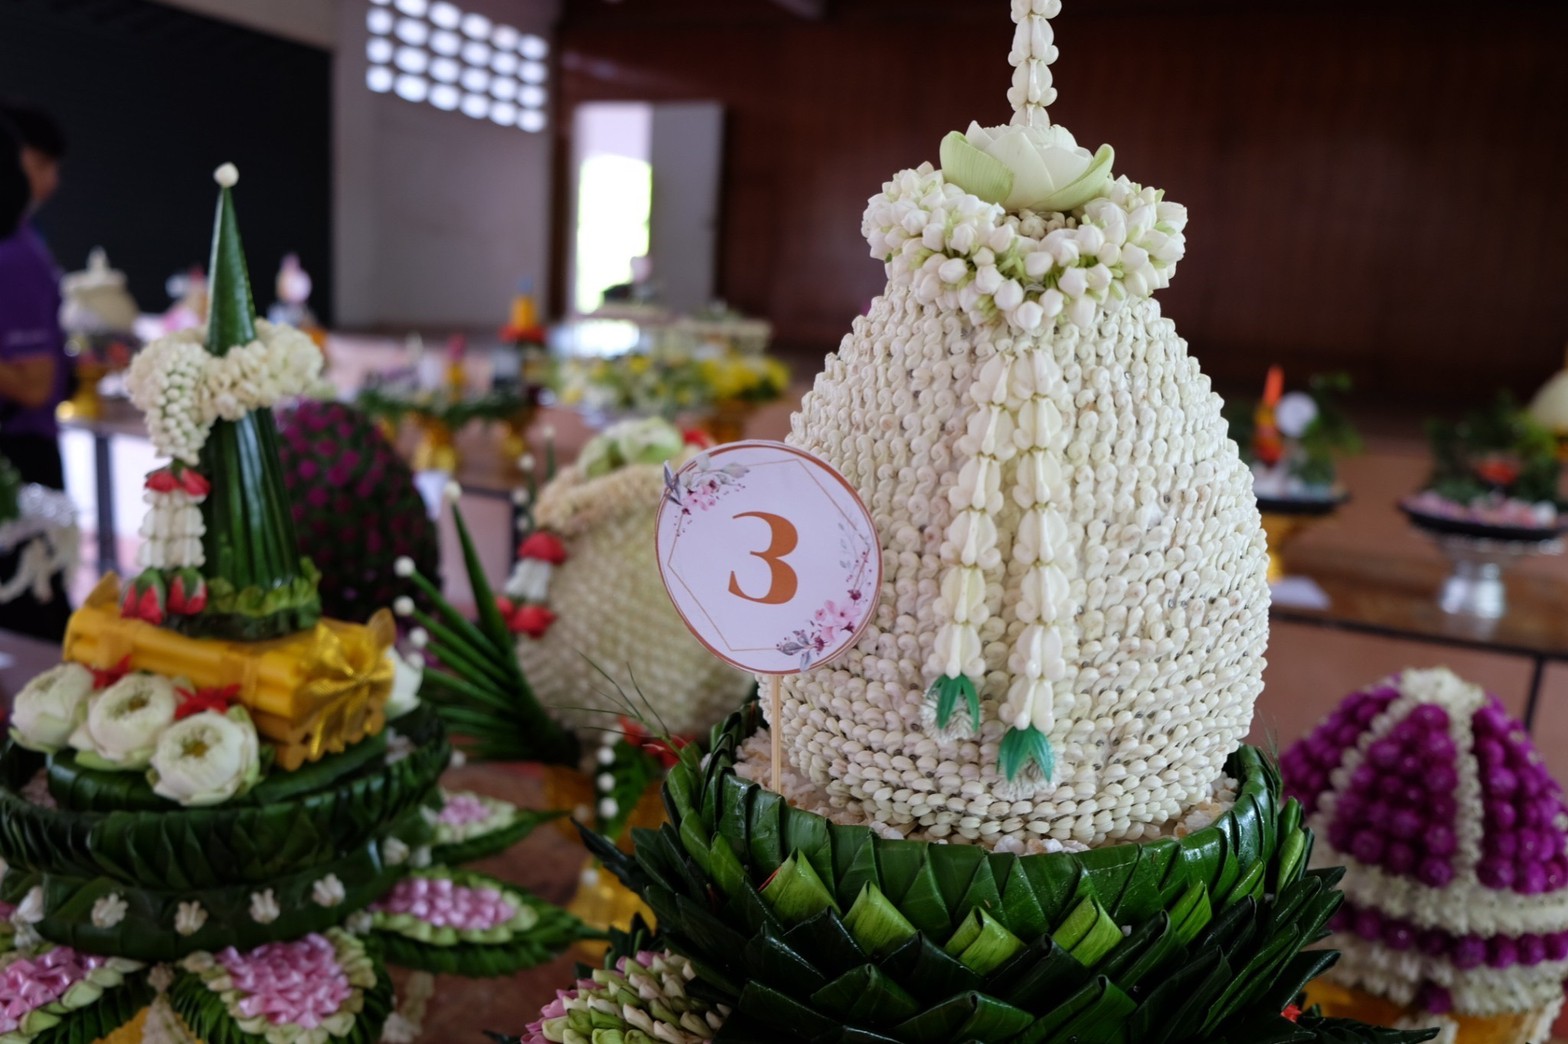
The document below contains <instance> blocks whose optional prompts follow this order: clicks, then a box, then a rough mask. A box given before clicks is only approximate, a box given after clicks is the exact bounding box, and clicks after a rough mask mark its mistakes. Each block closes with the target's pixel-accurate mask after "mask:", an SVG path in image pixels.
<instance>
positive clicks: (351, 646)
mask: <svg viewBox="0 0 1568 1044" xmlns="http://www.w3.org/2000/svg"><path fill="white" fill-rule="evenodd" d="M395 633H396V632H395V627H394V625H393V623H392V614H391V613H389V612H387V611H386V610H385V609H383V610H381V611H380V612H378V613H376V615H375V616H373V617H371V618H370V622H369V623H368V624H351V623H343V622H341V621H338V620H323V621H321V622H320V623H318V624H316V626H315V627H312V628H310V629H308V630H304V631H301V632H299V633H298V634H291V635H289V636H288V637H286V638H276V639H272V640H270V641H264V642H231V641H221V640H216V639H210V638H189V637H186V636H185V635H181V634H176V633H175V632H173V631H170V630H166V629H164V628H161V627H155V626H153V625H152V624H149V623H146V622H145V621H142V620H134V619H127V618H125V617H123V616H121V615H120V582H119V579H118V578H117V577H114V576H106V577H104V579H103V580H101V581H100V582H99V584H98V586H97V588H95V589H94V590H93V593H92V594H91V595H90V596H89V597H88V599H87V604H86V605H84V606H83V607H82V608H80V609H78V610H77V611H76V612H75V613H74V614H72V616H71V623H70V626H69V627H68V628H67V630H66V634H65V649H64V654H65V659H67V660H70V661H74V662H76V663H80V664H83V665H85V666H87V667H92V668H97V669H100V670H107V669H110V668H113V667H117V666H119V665H120V664H122V663H126V664H128V666H129V667H130V669H131V670H136V671H149V672H151V673H153V674H159V675H162V676H164V677H166V678H183V679H185V680H186V681H188V682H190V684H191V685H193V686H194V687H196V688H198V689H222V688H228V687H230V686H237V687H238V694H237V696H236V700H237V701H238V702H239V703H240V704H241V705H243V706H244V707H245V708H246V710H248V711H249V712H250V715H251V718H252V719H253V720H254V721H255V723H256V731H257V732H259V733H260V734H261V735H262V737H263V738H264V739H267V740H270V741H271V742H272V744H273V746H274V748H275V750H276V754H277V764H278V766H279V767H280V768H283V769H285V770H293V769H297V768H299V767H300V766H301V765H303V764H304V763H305V762H307V761H316V760H318V759H320V758H322V757H323V756H325V755H327V754H336V753H338V752H339V751H342V750H343V749H344V748H346V747H348V746H349V745H350V744H353V743H357V742H358V741H359V740H362V739H364V738H365V737H366V736H372V735H375V734H376V733H378V732H380V731H381V729H382V727H383V726H384V725H385V724H386V714H385V710H384V708H385V706H386V702H387V697H388V696H389V695H390V694H391V691H392V663H391V661H390V660H389V659H388V658H387V650H388V649H389V648H391V646H392V640H393V638H394V637H395Z"/></svg>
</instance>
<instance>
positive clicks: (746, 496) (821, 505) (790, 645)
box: [657, 442, 882, 674]
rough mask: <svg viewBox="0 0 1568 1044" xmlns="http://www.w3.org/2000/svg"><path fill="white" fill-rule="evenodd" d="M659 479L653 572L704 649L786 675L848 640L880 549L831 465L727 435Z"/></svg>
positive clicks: (865, 608)
mask: <svg viewBox="0 0 1568 1044" xmlns="http://www.w3.org/2000/svg"><path fill="white" fill-rule="evenodd" d="M665 483H666V489H665V497H664V500H663V503H662V504H661V506H660V509H659V520H658V527H657V541H658V559H659V571H660V574H661V575H662V576H663V578H664V585H665V587H666V588H667V589H668V591H669V593H670V599H671V601H673V602H674V603H675V608H676V610H677V611H679V613H680V614H681V618H682V619H684V620H685V621H686V625H687V626H688V627H690V628H691V630H692V633H693V634H695V635H696V636H697V638H698V640H699V641H701V642H702V643H703V644H704V645H706V646H707V647H708V649H709V650H710V651H712V652H713V654H714V655H716V656H718V657H720V658H721V659H724V660H727V661H728V662H730V663H732V664H734V665H735V666H737V667H740V668H742V669H744V670H748V671H753V672H756V673H758V674H794V673H797V672H799V671H803V670H807V669H809V668H811V667H815V666H818V665H820V664H822V663H825V662H827V661H828V660H830V659H832V658H833V657H835V656H837V655H839V654H840V653H842V652H844V651H845V650H846V649H848V648H849V647H850V646H852V645H854V644H855V642H856V640H857V639H859V637H860V635H861V633H862V632H863V631H864V630H865V628H866V625H867V624H868V623H869V622H870V621H871V618H872V615H873V613H874V612H875V611H876V604H877V599H878V596H879V595H880V593H881V589H882V550H881V547H880V546H879V545H878V543H877V534H876V527H875V526H874V525H873V524H872V521H871V516H870V514H869V513H868V512H867V511H866V508H865V505H864V504H862V503H861V501H860V497H859V496H858V495H857V494H856V493H855V491H854V489H853V488H852V487H851V486H850V485H849V483H848V482H847V481H845V479H844V477H843V476H842V475H840V474H839V473H838V472H837V471H835V470H833V468H832V467H831V466H830V465H828V464H827V463H825V462H824V461H822V460H820V459H819V458H817V457H814V456H812V455H811V454H809V453H806V452H804V451H802V450H798V449H795V448H794V447H793V446H786V445H785V444H783V443H781V442H734V443H729V444H727V445H724V446H720V447H718V448H717V449H714V450H709V451H708V452H706V453H703V454H701V455H699V456H697V457H695V458H693V459H692V460H690V461H687V462H686V464H685V465H684V466H683V467H681V468H680V469H679V470H678V471H676V470H670V471H668V472H667V474H666V476H665Z"/></svg>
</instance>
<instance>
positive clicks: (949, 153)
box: [941, 131, 1013, 203]
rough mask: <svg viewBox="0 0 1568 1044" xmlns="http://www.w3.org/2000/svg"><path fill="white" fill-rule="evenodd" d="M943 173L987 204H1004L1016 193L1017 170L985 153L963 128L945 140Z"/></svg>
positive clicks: (952, 181) (943, 142)
mask: <svg viewBox="0 0 1568 1044" xmlns="http://www.w3.org/2000/svg"><path fill="white" fill-rule="evenodd" d="M941 159H942V176H943V177H944V178H946V179H947V180H948V181H950V182H951V183H953V184H954V185H957V186H958V187H959V188H961V189H963V190H964V191H965V192H968V193H970V194H971V195H975V196H979V197H980V198H981V199H983V200H985V201H986V202H987V203H1002V202H1004V201H1006V199H1007V197H1008V196H1010V195H1012V193H1013V172H1012V170H1010V169H1009V168H1008V166H1007V164H1005V163H1003V162H1002V161H1001V160H999V159H997V158H995V157H994V156H992V155H990V154H989V153H985V152H981V151H980V150H979V149H977V148H975V147H974V146H973V145H971V144H970V143H969V139H968V138H967V137H966V136H965V135H964V134H963V132H961V131H953V132H952V133H950V134H949V135H948V136H947V137H945V138H943V139H942V148H941Z"/></svg>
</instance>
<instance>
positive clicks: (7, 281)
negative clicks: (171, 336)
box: [0, 108, 71, 648]
mask: <svg viewBox="0 0 1568 1044" xmlns="http://www.w3.org/2000/svg"><path fill="white" fill-rule="evenodd" d="M27 140H28V139H27V138H25V137H24V136H23V134H22V133H21V132H20V131H19V130H18V129H17V127H16V126H15V124H14V123H12V122H11V121H10V120H8V119H6V117H5V110H4V109H3V108H0V456H4V457H6V458H7V459H8V460H10V461H11V462H12V463H14V464H15V465H16V467H17V470H18V471H20V472H21V473H22V479H23V481H26V482H38V483H40V484H43V485H49V486H53V487H55V488H57V489H58V488H61V487H63V485H64V483H63V482H62V481H61V479H62V475H61V468H60V445H59V438H58V435H59V433H58V431H57V429H56V428H55V425H54V407H55V405H56V404H57V403H58V402H59V401H60V400H61V398H63V396H64V378H65V375H66V364H65V358H64V344H63V338H62V337H61V335H60V325H59V307H60V296H59V288H58V284H57V279H56V276H55V272H54V263H53V261H52V260H50V258H49V254H48V252H47V251H46V250H44V247H43V244H42V243H41V242H40V241H39V240H38V237H37V234H36V233H34V232H33V231H32V229H30V228H27V227H26V225H25V219H26V216H27V214H28V213H29V212H30V211H31V210H32V209H33V207H34V206H35V205H36V203H37V202H38V201H39V199H40V197H43V198H47V196H48V194H49V192H50V191H52V182H53V180H54V178H53V177H52V176H51V172H50V171H49V170H48V169H46V168H47V164H41V161H42V160H44V159H46V158H47V157H46V156H41V155H39V154H38V153H37V152H36V150H35V151H34V152H33V153H32V154H31V157H30V158H29V155H30V154H29V149H30V148H32V147H30V146H29V145H28V144H27ZM60 151H63V149H61V150H60ZM29 163H31V164H32V165H33V169H34V170H36V171H37V172H38V174H39V176H30V171H29V169H28V166H27V165H28V164H29ZM57 163H58V159H57V160H56V164H57ZM56 169H57V168H56ZM40 189H43V191H42V192H40ZM19 554H20V552H19V551H18V550H12V551H9V552H7V553H5V554H0V577H9V576H13V575H15V571H16V569H17V567H18V564H19V562H18V555H19ZM53 587H54V591H53V593H52V595H51V597H49V598H48V599H45V600H42V601H40V600H39V599H37V598H34V597H33V594H32V592H31V591H24V592H22V593H21V594H20V595H19V596H18V597H16V598H13V599H11V600H10V601H8V602H6V603H4V604H0V631H12V632H16V633H20V634H30V635H33V636H34V637H38V638H44V639H52V640H55V641H58V640H59V639H60V638H62V637H63V636H64V634H65V627H66V622H67V621H68V620H69V619H70V613H71V605H70V602H69V600H68V599H67V596H66V591H65V584H64V582H63V578H62V577H60V576H56V577H55V578H54V584H53ZM4 644H5V641H4V638H3V637H0V648H3V647H4Z"/></svg>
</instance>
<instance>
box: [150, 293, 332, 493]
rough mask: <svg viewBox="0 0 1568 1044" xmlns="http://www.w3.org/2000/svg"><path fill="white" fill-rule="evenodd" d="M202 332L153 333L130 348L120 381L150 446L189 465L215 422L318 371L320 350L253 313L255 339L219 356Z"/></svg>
mask: <svg viewBox="0 0 1568 1044" xmlns="http://www.w3.org/2000/svg"><path fill="white" fill-rule="evenodd" d="M204 337H205V332H204V331H203V330H201V329H191V330H182V331H179V332H177V333H173V334H170V335H168V336H166V337H161V338H159V339H158V340H156V341H154V342H153V343H152V344H149V345H148V346H147V347H146V348H143V349H142V350H141V351H140V352H138V353H137V355H136V358H135V359H134V360H132V362H131V368H130V371H129V372H128V373H127V375H126V382H125V384H126V388H127V390H128V391H129V392H130V396H131V402H133V403H134V404H135V405H136V408H137V409H139V410H141V411H142V413H144V414H145V415H146V417H147V433H148V435H149V436H150V437H151V439H152V443H153V446H154V447H156V448H157V450H158V452H159V453H160V454H162V455H164V456H166V457H172V458H173V459H175V460H178V461H181V462H183V463H185V464H188V465H192V466H194V465H195V464H196V463H197V459H198V457H199V456H200V455H201V448H202V446H203V445H204V444H205V443H206V441H207V434H208V432H210V431H211V430H212V426H213V424H214V423H216V422H217V421H219V420H229V421H236V420H239V419H240V418H242V417H244V416H245V415H246V414H247V413H250V412H251V411H252V410H257V409H266V408H270V407H273V406H276V405H277V404H278V403H280V402H282V401H284V400H285V399H288V398H291V397H293V396H296V395H302V394H304V393H305V392H306V391H308V390H309V389H310V388H311V387H313V386H314V385H315V382H316V379H317V378H318V377H319V376H320V374H321V350H320V349H319V348H317V347H316V345H315V343H314V342H313V341H311V339H310V338H309V337H306V336H305V335H304V334H302V333H300V332H299V331H298V330H296V329H294V328H293V327H292V326H284V325H281V324H279V325H274V324H273V323H269V322H267V321H266V320H265V319H258V320H256V338H257V339H256V340H254V341H252V342H250V343H249V344H242V345H235V346H234V347H232V348H230V349H229V351H228V353H227V354H225V355H222V356H217V355H212V354H211V353H209V352H208V351H207V349H206V347H205V346H204V345H203V343H202V342H203V340H204Z"/></svg>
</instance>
